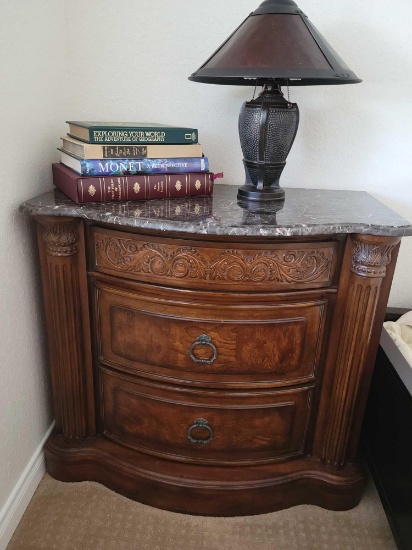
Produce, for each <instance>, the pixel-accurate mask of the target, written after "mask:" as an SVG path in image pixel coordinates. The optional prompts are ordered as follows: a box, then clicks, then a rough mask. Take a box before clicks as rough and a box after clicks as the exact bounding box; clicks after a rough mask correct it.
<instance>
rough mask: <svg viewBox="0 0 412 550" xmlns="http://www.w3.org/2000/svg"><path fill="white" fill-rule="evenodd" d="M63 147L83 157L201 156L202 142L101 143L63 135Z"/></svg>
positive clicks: (72, 153)
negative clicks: (181, 143) (175, 143)
mask: <svg viewBox="0 0 412 550" xmlns="http://www.w3.org/2000/svg"><path fill="white" fill-rule="evenodd" d="M60 139H61V140H62V146H61V149H62V150H63V151H65V152H67V153H69V154H71V155H76V156H77V157H81V158H83V159H112V158H113V159H116V158H119V159H120V158H123V159H141V158H188V157H201V156H202V155H203V149H202V146H201V145H200V143H191V144H185V145H99V144H93V143H85V142H84V141H80V140H78V139H74V138H72V137H70V136H63V137H61V138H60Z"/></svg>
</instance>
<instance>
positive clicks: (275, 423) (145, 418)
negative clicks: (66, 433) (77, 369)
mask: <svg viewBox="0 0 412 550" xmlns="http://www.w3.org/2000/svg"><path fill="white" fill-rule="evenodd" d="M100 373H101V387H102V401H103V421H104V433H105V435H106V436H107V437H109V438H111V439H115V440H117V441H120V442H122V443H124V444H126V445H130V446H133V447H137V448H139V450H142V451H146V452H149V453H156V454H159V455H164V456H167V457H169V458H175V459H177V460H188V461H195V462H205V461H215V462H220V463H233V462H267V461H273V460H276V459H277V460H279V459H280V458H286V457H290V456H298V455H301V454H302V453H303V450H304V443H305V436H306V431H307V425H308V421H309V413H310V402H311V388H309V387H305V388H300V389H294V390H292V389H291V390H284V391H260V392H254V393H253V392H235V391H231V392H230V391H228V392H225V391H213V392H208V391H207V390H204V391H194V390H190V391H188V390H184V389H182V388H176V387H175V386H168V385H166V384H162V385H161V384H159V385H157V384H152V383H147V382H144V383H142V382H139V381H137V380H136V379H135V378H133V377H131V376H127V375H119V374H117V373H113V372H111V371H109V370H106V369H100Z"/></svg>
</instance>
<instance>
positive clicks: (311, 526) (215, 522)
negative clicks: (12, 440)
mask: <svg viewBox="0 0 412 550" xmlns="http://www.w3.org/2000/svg"><path fill="white" fill-rule="evenodd" d="M32 549H42V550H318V549H319V550H323V549H328V550H396V545H395V543H394V540H393V538H392V534H391V531H390V528H389V525H388V522H387V520H386V516H385V513H384V511H383V508H382V505H381V503H380V500H379V497H378V495H377V492H376V489H375V487H374V485H373V483H372V482H369V483H368V486H367V489H366V493H365V495H364V497H363V499H362V501H361V503H360V504H359V506H357V507H356V508H354V509H353V510H350V511H348V512H331V511H328V510H323V509H321V508H318V507H316V506H307V505H304V506H296V507H294V508H290V509H288V510H282V511H280V512H274V513H271V514H265V515H261V516H248V517H237V518H204V517H198V516H187V515H182V514H175V513H172V512H165V511H162V510H157V509H155V508H151V507H150V506H145V505H143V504H139V503H137V502H133V501H131V500H129V499H127V498H125V497H122V496H120V495H117V494H116V493H114V492H112V491H110V490H109V489H106V488H105V487H103V486H101V485H99V484H97V483H92V482H82V483H61V482H59V481H55V480H54V479H52V478H51V477H50V476H48V475H47V474H46V475H45V476H44V478H43V480H42V481H41V483H40V485H39V487H38V489H37V491H36V493H35V495H34V497H33V499H32V500H31V502H30V505H29V506H28V508H27V510H26V512H25V514H24V516H23V518H22V520H21V522H20V524H19V526H18V528H17V530H16V532H15V533H14V535H13V538H12V540H11V541H10V544H9V545H8V547H7V550H32Z"/></svg>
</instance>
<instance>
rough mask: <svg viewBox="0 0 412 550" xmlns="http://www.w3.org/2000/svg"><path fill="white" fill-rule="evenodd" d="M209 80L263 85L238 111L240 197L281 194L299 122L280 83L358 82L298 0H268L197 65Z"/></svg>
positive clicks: (196, 77)
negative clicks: (241, 169)
mask: <svg viewBox="0 0 412 550" xmlns="http://www.w3.org/2000/svg"><path fill="white" fill-rule="evenodd" d="M189 80H193V81H195V82H205V83H210V84H233V85H238V86H263V91H262V92H261V94H260V95H259V97H258V98H256V99H253V100H252V101H248V102H245V103H244V104H243V106H242V109H241V112H240V117H239V136H240V143H241V147H242V151H243V157H244V158H243V164H244V167H245V173H246V182H245V185H244V186H243V187H241V188H240V189H239V191H238V198H239V199H240V200H247V201H273V200H277V201H280V200H283V198H284V195H285V193H284V191H283V189H282V188H281V187H280V186H279V178H280V175H281V173H282V171H283V168H284V167H285V164H286V158H287V155H288V153H289V151H290V148H291V147H292V144H293V141H294V139H295V136H296V132H297V128H298V124H299V110H298V106H297V104H296V103H291V102H290V101H289V100H288V101H286V99H284V97H283V94H282V91H281V86H308V85H315V84H355V83H357V82H361V80H360V79H359V78H358V77H357V76H356V74H355V73H354V72H353V71H351V70H350V69H349V67H347V66H346V65H345V63H344V62H343V61H342V59H341V58H340V57H339V56H338V55H337V53H336V52H335V51H334V50H333V49H332V48H331V47H330V46H329V44H328V43H327V42H326V40H325V39H324V38H323V37H322V35H321V34H320V33H319V32H318V31H317V30H316V29H315V27H314V26H313V25H312V24H311V23H310V21H309V20H308V18H307V16H306V15H305V14H304V13H303V12H302V11H301V10H300V9H299V8H298V6H297V5H296V3H295V2H294V1H293V0H265V1H264V2H263V3H262V4H261V5H260V6H259V8H258V9H257V10H255V11H254V12H253V13H251V14H250V15H249V17H247V18H246V19H245V21H243V23H242V24H241V25H240V26H239V27H238V28H237V29H236V30H235V31H234V32H233V33H232V34H231V35H230V36H229V38H228V39H227V40H226V41H225V42H224V43H223V44H222V45H221V46H220V47H219V48H218V49H217V50H216V51H215V52H214V54H213V55H212V56H211V57H209V59H208V60H207V61H206V62H205V63H204V64H203V65H202V66H201V67H200V69H198V70H197V71H196V72H195V73H193V74H192V75H191V76H190V77H189Z"/></svg>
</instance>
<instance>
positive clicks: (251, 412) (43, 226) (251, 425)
mask: <svg viewBox="0 0 412 550" xmlns="http://www.w3.org/2000/svg"><path fill="white" fill-rule="evenodd" d="M235 196H236V188H235V187H232V186H228V185H216V189H215V195H214V197H213V198H212V197H204V198H193V197H192V198H189V199H174V200H163V201H150V202H145V203H138V202H134V203H127V204H125V203H122V204H121V203H104V204H94V205H88V206H83V207H81V206H78V205H75V204H74V203H72V202H71V201H70V200H69V199H67V198H65V197H64V196H63V195H62V194H61V193H59V192H57V191H55V192H50V193H46V194H44V195H42V196H40V197H37V198H36V199H33V200H31V201H28V202H26V203H25V204H24V205H23V210H25V211H26V212H28V213H30V214H31V215H33V216H35V218H36V221H37V227H38V235H39V250H40V263H41V270H42V277H43V287H44V299H45V309H46V318H47V327H48V336H49V348H50V363H51V369H52V381H53V392H54V409H55V416H56V429H55V432H54V433H53V434H52V436H51V437H50V439H49V441H48V444H47V449H46V456H47V468H48V471H49V473H50V474H51V475H52V476H53V477H55V478H56V479H60V480H63V481H81V480H94V481H98V482H101V483H103V484H104V485H106V486H108V487H110V488H112V489H114V490H115V491H117V492H119V493H122V494H124V495H127V496H129V497H130V498H133V499H135V500H138V501H141V502H144V503H147V504H151V505H153V506H157V507H159V508H164V509H168V510H173V511H178V512H185V513H192V514H208V515H228V516H229V515H243V514H258V513H265V512H269V511H272V510H277V509H281V508H286V507H289V506H293V505H296V504H303V503H311V504H317V505H319V506H323V507H325V508H329V509H333V510H345V509H348V508H351V507H353V506H355V505H356V504H357V503H358V502H359V499H360V497H361V493H362V486H363V478H362V474H361V471H360V469H359V467H358V465H357V463H356V452H357V446H358V438H359V431H360V427H361V423H362V417H363V412H364V407H365V402H366V397H367V393H368V388H369V383H370V378H371V374H372V369H373V363H374V358H375V353H376V349H377V345H378V341H379V335H380V327H381V324H382V320H383V317H384V313H385V308H386V303H387V299H388V294H389V289H390V285H391V281H392V275H393V271H394V268H395V261H396V256H397V252H398V246H399V242H400V238H401V236H403V235H411V234H412V227H411V225H410V224H409V223H408V222H406V221H405V220H403V219H402V218H400V217H399V216H398V215H397V214H395V213H393V212H392V211H390V210H389V209H387V208H386V207H384V206H383V205H382V204H380V203H379V202H377V201H376V200H374V199H373V198H372V197H371V196H369V195H367V194H366V193H361V192H344V191H321V190H304V189H289V190H287V195H286V201H285V205H284V208H283V209H282V210H280V211H279V212H277V213H276V212H275V210H276V208H274V209H273V211H271V210H270V207H267V208H266V207H265V208H266V210H265V211H264V212H260V211H259V212H253V211H247V210H244V209H242V208H241V207H240V206H239V205H237V203H236V201H235Z"/></svg>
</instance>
